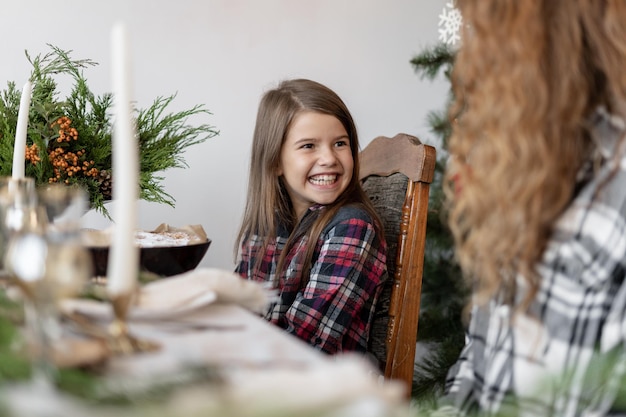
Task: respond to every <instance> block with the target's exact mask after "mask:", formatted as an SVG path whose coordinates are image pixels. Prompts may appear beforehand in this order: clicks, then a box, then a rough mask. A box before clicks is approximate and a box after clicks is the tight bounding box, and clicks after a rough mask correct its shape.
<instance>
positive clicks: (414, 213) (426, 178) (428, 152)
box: [359, 134, 436, 396]
mask: <svg viewBox="0 0 626 417" xmlns="http://www.w3.org/2000/svg"><path fill="white" fill-rule="evenodd" d="M435 161H436V151H435V148H434V147H432V146H429V145H424V144H422V143H420V141H419V140H418V139H417V138H416V137H414V136H410V135H406V134H398V135H396V136H395V137H393V138H388V137H384V136H379V137H377V138H375V139H374V140H373V141H372V142H370V143H369V144H368V145H367V146H366V147H365V149H363V150H362V151H361V153H360V163H361V167H360V175H359V176H360V179H361V181H362V184H363V188H364V189H365V192H366V193H367V195H368V196H369V197H370V200H371V201H372V203H373V204H374V207H375V208H376V210H377V212H378V214H379V215H380V217H381V220H382V222H383V226H384V229H385V236H386V240H387V245H388V255H387V269H388V270H389V279H388V281H387V283H386V285H385V287H384V288H383V293H382V295H381V298H380V300H379V302H378V304H377V307H376V310H375V315H374V322H373V324H372V329H371V333H370V350H371V351H372V353H373V354H374V355H375V356H376V357H377V358H378V360H379V362H380V363H381V371H382V370H383V369H384V375H385V377H386V378H391V379H398V380H402V381H404V382H405V383H406V385H407V387H408V390H407V391H408V392H407V396H409V395H410V394H411V387H412V384H413V372H414V361H415V345H416V341H417V325H418V319H419V308H420V296H421V290H422V274H423V268H424V249H425V241H426V217H427V213H428V193H429V189H430V183H431V182H432V180H433V176H434V171H435ZM385 351H386V352H385Z"/></svg>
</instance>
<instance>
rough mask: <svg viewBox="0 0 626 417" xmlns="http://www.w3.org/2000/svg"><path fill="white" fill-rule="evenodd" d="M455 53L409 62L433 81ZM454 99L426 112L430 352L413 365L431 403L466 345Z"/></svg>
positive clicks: (438, 51)
mask: <svg viewBox="0 0 626 417" xmlns="http://www.w3.org/2000/svg"><path fill="white" fill-rule="evenodd" d="M453 63H454V53H453V51H451V50H450V49H449V48H448V47H447V46H446V45H445V44H438V45H436V46H434V47H431V48H428V49H426V50H424V51H423V52H422V53H420V54H419V55H417V56H415V57H414V58H413V59H412V60H411V65H412V66H413V68H414V70H415V71H416V73H418V74H419V75H420V76H421V77H422V78H426V79H428V80H434V79H435V78H436V77H437V76H439V75H440V74H442V73H443V75H444V76H445V77H446V79H447V80H448V81H449V80H450V75H451V71H452V66H453ZM452 100H453V96H452V92H451V90H450V92H449V94H448V97H447V101H446V105H445V106H444V108H443V109H440V110H433V111H431V112H430V113H429V115H428V122H429V124H430V126H431V131H432V132H433V133H434V134H435V135H436V136H437V138H438V142H439V145H437V146H436V147H437V163H436V165H435V176H434V180H433V182H432V184H431V186H430V198H429V213H428V222H427V228H426V251H425V255H424V278H423V283H422V300H421V307H420V310H421V311H420V320H419V329H418V342H420V343H422V344H423V345H425V346H426V347H427V348H428V349H429V353H428V354H427V355H426V356H425V357H423V358H422V359H421V360H419V361H417V363H416V365H415V376H414V380H415V381H414V384H413V398H414V399H416V400H417V401H421V402H430V401H434V400H435V399H436V398H437V397H438V396H439V395H440V394H441V393H442V391H443V388H444V383H445V379H446V376H447V372H448V369H449V368H450V366H452V364H454V362H455V361H456V359H457V358H458V355H459V353H460V351H461V349H462V348H463V345H464V332H465V329H464V325H463V321H462V315H463V311H464V308H465V305H466V302H467V295H468V290H467V288H466V284H465V282H464V280H463V278H462V274H461V270H460V268H459V266H458V264H457V262H456V260H455V255H454V241H453V238H452V234H451V232H450V229H449V228H448V224H447V218H446V212H445V207H444V193H443V176H444V171H445V167H446V164H447V158H448V153H447V145H448V138H449V136H450V133H451V130H452V129H451V125H450V122H449V119H448V107H449V105H450V103H451V102H452Z"/></svg>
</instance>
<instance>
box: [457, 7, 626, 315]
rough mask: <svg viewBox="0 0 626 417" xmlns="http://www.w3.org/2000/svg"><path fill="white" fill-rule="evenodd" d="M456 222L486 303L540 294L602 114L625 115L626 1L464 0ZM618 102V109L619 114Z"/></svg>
mask: <svg viewBox="0 0 626 417" xmlns="http://www.w3.org/2000/svg"><path fill="white" fill-rule="evenodd" d="M457 4H458V7H459V9H460V11H461V14H462V16H463V24H464V29H463V35H462V38H463V40H462V46H461V47H460V49H459V51H458V52H457V56H456V59H455V64H454V70H453V76H452V81H453V91H454V93H455V98H456V100H455V104H454V105H453V106H452V107H451V111H450V115H451V120H452V123H453V134H452V137H451V139H450V142H449V144H450V146H449V150H450V155H451V158H450V165H449V168H448V171H447V179H448V182H447V196H448V202H449V209H450V212H449V221H450V226H451V229H452V231H453V233H454V236H455V240H456V248H457V255H458V259H459V262H460V264H461V267H462V268H463V270H464V272H465V273H466V275H467V276H468V277H470V278H471V279H472V282H473V283H474V284H475V285H477V286H478V293H479V294H482V295H484V296H485V298H483V300H484V299H486V297H488V296H492V295H494V294H495V293H496V292H498V291H500V290H505V291H507V292H508V293H509V294H510V293H511V292H514V291H515V277H516V276H517V274H521V276H523V277H524V279H525V280H526V283H527V286H528V288H529V290H530V291H529V292H528V294H527V297H526V299H525V300H524V302H523V303H522V306H523V305H526V304H527V303H528V302H530V300H532V298H533V297H534V295H535V294H536V291H537V288H538V275H537V271H536V270H535V265H536V264H537V262H538V261H539V260H540V258H541V256H542V254H543V252H544V249H545V248H546V245H547V241H548V239H549V238H550V235H551V233H552V228H553V225H554V223H555V220H556V219H557V217H558V216H559V215H560V214H561V213H562V212H563V210H564V209H565V207H566V206H567V205H568V204H569V203H570V202H571V200H572V198H573V194H574V187H575V184H576V175H577V172H578V170H579V169H580V167H581V165H582V164H583V162H584V161H585V160H586V159H587V158H588V157H589V155H590V154H592V153H593V151H594V146H595V145H594V144H593V143H592V142H591V139H590V136H589V126H588V125H587V120H588V119H589V116H590V115H591V113H592V112H593V111H594V109H595V108H596V107H597V106H599V105H604V106H605V107H606V108H607V109H608V110H609V111H612V112H615V113H621V114H622V115H623V111H624V108H623V107H622V108H620V106H621V105H623V101H624V99H625V98H626V1H624V0H522V1H520V0H458V1H457ZM620 103H621V104H620Z"/></svg>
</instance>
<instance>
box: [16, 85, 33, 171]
mask: <svg viewBox="0 0 626 417" xmlns="http://www.w3.org/2000/svg"><path fill="white" fill-rule="evenodd" d="M31 94H32V84H31V83H30V81H26V84H24V88H23V89H22V97H21V98H20V110H19V113H18V114H17V126H16V128H15V145H14V147H13V172H12V173H13V178H24V170H25V164H26V158H25V156H26V133H27V131H28V111H29V109H30V96H31Z"/></svg>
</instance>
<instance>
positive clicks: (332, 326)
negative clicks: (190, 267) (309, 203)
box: [236, 205, 387, 353]
mask: <svg viewBox="0 0 626 417" xmlns="http://www.w3.org/2000/svg"><path fill="white" fill-rule="evenodd" d="M321 208H322V206H319V205H317V206H313V207H311V208H310V209H309V210H308V211H307V213H306V214H305V217H306V216H315V215H316V211H317V210H320V209H321ZM303 221H304V219H303ZM288 237H289V231H287V230H284V229H283V230H281V231H279V235H278V236H277V238H276V239H275V240H272V242H271V243H270V245H268V246H267V247H266V251H265V256H264V257H263V259H262V260H261V261H260V262H258V270H253V269H254V267H255V264H257V262H256V254H257V253H258V252H259V249H260V247H261V245H262V244H263V240H264V239H263V237H260V236H257V235H253V236H250V237H249V238H247V239H246V240H245V241H244V242H243V244H242V248H241V260H240V262H239V265H238V266H237V269H236V271H237V272H238V273H239V274H241V275H242V276H243V277H245V278H248V279H252V280H255V281H261V282H275V281H277V283H278V291H279V297H278V301H277V302H276V303H274V304H272V305H271V306H270V308H269V310H268V312H267V314H266V318H267V319H268V320H269V321H270V322H272V323H275V324H276V325H278V326H280V327H281V328H283V329H285V330H286V331H287V332H289V333H292V334H294V335H296V336H297V337H299V338H301V339H303V340H304V341H306V342H308V343H310V344H311V345H312V346H314V347H315V348H317V349H320V350H321V351H323V352H327V353H336V352H342V351H359V352H365V351H366V350H367V340H368V335H369V331H370V324H371V321H372V314H373V311H374V306H375V304H376V301H377V299H378V295H379V294H380V290H381V288H382V286H381V284H382V283H383V281H384V280H385V279H386V278H387V269H386V265H385V262H386V252H387V246H386V243H385V241H384V240H383V239H382V238H381V236H380V235H379V234H377V233H376V229H375V228H374V225H373V219H372V218H371V216H370V215H369V214H368V213H367V212H366V211H365V210H364V209H362V208H359V207H354V206H347V207H343V208H342V209H340V210H339V212H338V213H337V215H336V216H335V217H334V218H333V219H332V220H331V221H330V222H329V224H328V225H327V226H326V227H325V228H324V230H323V231H322V233H321V234H320V237H319V240H318V242H317V246H316V249H315V253H314V255H313V261H312V263H311V270H310V278H309V282H308V283H307V284H306V286H305V287H304V289H300V280H301V278H302V271H303V268H304V265H302V262H303V258H304V252H305V250H306V245H307V238H306V237H302V238H301V239H300V240H299V241H297V242H296V243H295V244H294V245H293V247H292V248H291V250H290V251H289V253H288V254H287V257H286V262H285V266H286V267H285V268H284V271H283V273H282V274H281V276H280V277H278V280H276V279H275V272H276V267H277V263H278V258H279V257H280V254H281V251H282V250H283V249H284V247H285V243H286V242H287V239H288Z"/></svg>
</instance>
